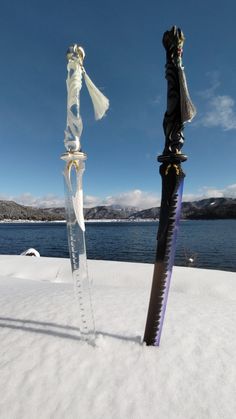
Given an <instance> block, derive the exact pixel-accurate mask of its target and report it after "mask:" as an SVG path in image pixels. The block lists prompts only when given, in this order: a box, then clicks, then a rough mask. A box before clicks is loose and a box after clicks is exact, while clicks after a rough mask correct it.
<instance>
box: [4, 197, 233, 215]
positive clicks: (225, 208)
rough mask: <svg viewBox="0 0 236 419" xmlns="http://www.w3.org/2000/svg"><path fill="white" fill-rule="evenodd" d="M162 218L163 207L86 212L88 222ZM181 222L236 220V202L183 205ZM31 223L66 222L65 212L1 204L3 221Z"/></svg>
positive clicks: (106, 208) (221, 200)
mask: <svg viewBox="0 0 236 419" xmlns="http://www.w3.org/2000/svg"><path fill="white" fill-rule="evenodd" d="M159 215H160V207H153V208H148V209H144V210H138V209H137V208H135V207H122V206H116V205H110V206H106V205H99V206H96V207H92V208H84V217H85V220H113V219H114V220H130V221H135V220H144V219H145V220H156V219H158V218H159ZM181 218H182V219H190V220H201V219H228V218H230V219H232V218H233V219H235V218H236V199H235V198H206V199H202V200H199V201H192V202H183V203H182V209H181ZM4 220H31V221H63V220H65V209H64V208H61V207H58V208H54V207H52V208H36V207H31V206H25V205H21V204H17V203H16V202H14V201H4V200H0V221H4Z"/></svg>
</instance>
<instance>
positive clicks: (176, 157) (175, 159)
mask: <svg viewBox="0 0 236 419" xmlns="http://www.w3.org/2000/svg"><path fill="white" fill-rule="evenodd" d="M187 159H188V157H187V156H186V154H181V153H176V154H175V153H171V154H161V155H160V156H158V157H157V161H159V162H160V163H181V162H184V161H186V160H187Z"/></svg>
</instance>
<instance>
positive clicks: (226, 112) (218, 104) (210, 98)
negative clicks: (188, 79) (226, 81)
mask: <svg viewBox="0 0 236 419" xmlns="http://www.w3.org/2000/svg"><path fill="white" fill-rule="evenodd" d="M207 75H208V77H210V78H211V81H210V87H209V88H208V89H205V90H202V91H200V92H199V96H201V97H202V98H203V99H205V101H206V102H205V107H206V108H205V111H204V112H203V113H202V115H200V117H199V118H198V120H196V123H195V125H202V126H204V127H209V128H211V127H220V128H222V129H223V131H229V130H233V129H236V108H235V100H234V99H233V98H232V97H231V96H229V95H218V94H217V93H216V91H217V89H218V87H220V81H219V73H218V72H212V73H208V74H207Z"/></svg>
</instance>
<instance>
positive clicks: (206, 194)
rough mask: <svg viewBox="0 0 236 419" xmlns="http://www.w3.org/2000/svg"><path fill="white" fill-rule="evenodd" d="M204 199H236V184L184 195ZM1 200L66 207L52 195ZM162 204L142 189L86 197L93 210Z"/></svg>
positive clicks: (0, 197) (193, 198)
mask: <svg viewBox="0 0 236 419" xmlns="http://www.w3.org/2000/svg"><path fill="white" fill-rule="evenodd" d="M204 198H236V184H232V185H228V186H226V187H225V188H222V189H219V188H214V187H208V186H204V187H203V188H202V190H201V191H200V192H199V194H184V196H183V201H185V202H186V201H198V200H200V199H204ZM0 199H2V200H10V201H15V202H17V203H19V204H22V205H26V206H35V207H40V208H49V207H63V206H64V205H65V202H64V198H62V197H59V196H56V195H52V194H48V195H45V196H42V197H39V196H38V197H35V196H33V195H31V194H30V193H24V194H22V195H18V196H13V195H12V196H6V195H0ZM160 203H161V196H160V194H155V193H153V192H146V191H142V190H140V189H134V190H131V191H126V192H122V193H120V194H118V195H112V196H107V197H105V198H104V197H99V196H94V195H85V197H84V207H86V208H92V207H95V206H98V205H120V206H125V207H127V206H132V207H137V208H140V209H145V208H152V207H157V206H159V205H160Z"/></svg>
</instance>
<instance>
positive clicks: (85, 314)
mask: <svg viewBox="0 0 236 419" xmlns="http://www.w3.org/2000/svg"><path fill="white" fill-rule="evenodd" d="M73 167H74V170H75V177H74V178H73V181H74V182H75V184H74V185H73V181H72V176H71V174H72V173H71V170H73ZM83 171H84V163H83V162H82V161H79V162H78V161H76V164H75V163H74V162H73V163H72V164H71V162H69V163H67V164H66V168H65V171H64V188H65V198H66V200H65V201H66V205H65V207H66V218H67V236H68V245H69V252H70V260H71V268H72V275H73V281H74V288H75V294H76V297H77V301H78V303H79V311H80V330H81V333H82V334H84V335H85V336H90V338H91V339H93V338H94V335H95V325H94V315H93V308H92V299H91V289H90V281H89V277H88V267H87V255H86V245H85V228H84V219H83V191H82V175H83Z"/></svg>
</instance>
